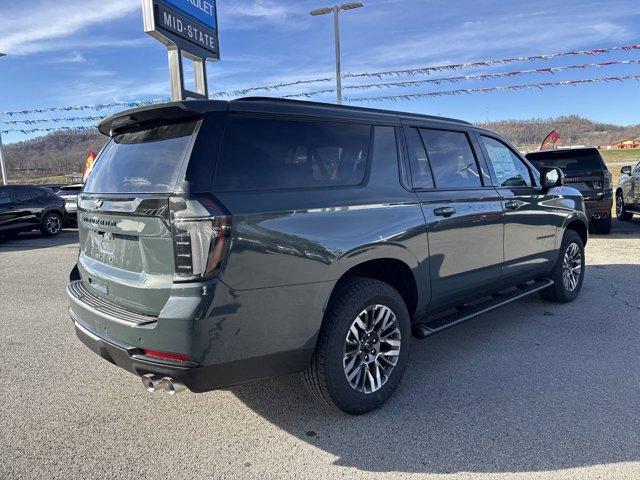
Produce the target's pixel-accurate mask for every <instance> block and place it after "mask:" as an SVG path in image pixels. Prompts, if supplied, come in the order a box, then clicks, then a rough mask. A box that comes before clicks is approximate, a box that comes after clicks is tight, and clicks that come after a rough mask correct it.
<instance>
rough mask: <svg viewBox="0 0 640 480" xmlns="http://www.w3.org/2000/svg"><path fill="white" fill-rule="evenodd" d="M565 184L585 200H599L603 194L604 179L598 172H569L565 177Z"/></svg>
mask: <svg viewBox="0 0 640 480" xmlns="http://www.w3.org/2000/svg"><path fill="white" fill-rule="evenodd" d="M565 184H566V185H568V186H570V187H573V188H575V189H576V190H578V191H580V193H582V196H583V197H584V199H585V200H599V199H600V198H601V197H602V195H603V193H604V185H605V179H604V175H603V173H602V172H601V171H599V172H571V173H570V174H567V175H566V176H565Z"/></svg>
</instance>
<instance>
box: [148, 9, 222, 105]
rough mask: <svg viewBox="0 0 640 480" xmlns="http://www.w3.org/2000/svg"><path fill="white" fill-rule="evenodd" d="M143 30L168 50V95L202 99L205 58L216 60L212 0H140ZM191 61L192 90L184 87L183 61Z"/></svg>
mask: <svg viewBox="0 0 640 480" xmlns="http://www.w3.org/2000/svg"><path fill="white" fill-rule="evenodd" d="M142 17H143V21H144V31H145V32H147V33H148V34H149V35H151V36H152V37H154V38H156V39H157V40H159V41H161V42H162V43H163V44H164V45H165V46H166V47H167V52H168V54H169V74H170V77H171V98H172V99H173V100H187V99H193V98H196V99H206V98H209V97H208V90H209V89H208V86H207V68H206V62H207V60H220V48H219V44H218V14H217V11H216V0H142ZM185 58H186V59H187V60H191V61H193V73H194V80H195V87H196V88H195V90H189V89H187V88H186V87H185V79H184V73H185V68H184V65H183V62H184V61H185Z"/></svg>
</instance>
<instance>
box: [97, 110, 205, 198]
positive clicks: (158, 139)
mask: <svg viewBox="0 0 640 480" xmlns="http://www.w3.org/2000/svg"><path fill="white" fill-rule="evenodd" d="M196 125H197V121H193V122H187V123H178V124H174V125H162V126H157V127H153V128H149V129H146V130H139V131H135V132H128V133H123V134H121V135H116V136H115V137H113V139H112V140H111V141H110V142H109V143H108V144H107V146H106V147H105V148H104V150H103V151H102V153H101V154H100V156H99V157H98V158H97V159H96V164H95V166H94V167H93V170H92V172H91V174H90V175H89V178H88V179H87V183H86V185H85V188H84V191H85V192H88V193H170V192H173V191H174V189H175V186H176V183H177V181H178V175H179V173H180V166H181V165H182V160H183V159H184V157H185V154H186V153H187V149H188V148H189V142H190V140H191V136H192V134H193V132H194V131H195V128H196Z"/></svg>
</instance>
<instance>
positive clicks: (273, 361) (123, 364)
mask: <svg viewBox="0 0 640 480" xmlns="http://www.w3.org/2000/svg"><path fill="white" fill-rule="evenodd" d="M69 314H70V315H71V319H72V320H73V323H74V326H75V330H76V335H77V337H78V339H79V340H80V341H81V342H82V343H84V344H85V345H86V346H87V347H88V348H89V349H90V350H92V351H93V352H95V353H97V354H98V355H100V356H101V357H102V358H104V359H105V360H107V361H109V362H111V363H113V364H114V365H117V366H119V367H120V368H124V369H125V370H127V371H129V372H131V373H133V374H134V375H138V376H142V375H146V374H147V373H155V374H157V375H160V376H163V377H171V378H173V379H175V380H179V381H180V382H182V383H184V384H185V385H186V386H187V388H188V389H189V390H191V391H192V392H196V393H201V392H207V391H210V390H215V389H219V388H225V387H230V386H233V385H239V384H242V383H247V382H252V381H255V380H260V379H266V378H271V377H274V376H279V375H285V374H289V373H295V372H298V371H300V367H299V366H300V365H303V364H307V363H308V359H309V358H310V356H311V354H312V353H313V351H312V349H311V350H309V351H307V350H297V351H293V352H284V353H278V354H273V355H266V356H262V357H257V358H251V359H245V360H238V361H235V362H228V363H222V364H218V365H208V366H190V367H182V366H177V365H171V364H168V363H166V364H165V363H159V362H151V361H149V360H146V359H143V358H140V356H141V355H142V353H143V352H142V350H141V349H140V348H137V347H134V346H131V345H127V344H124V343H122V342H119V341H117V340H114V339H112V338H109V337H106V336H103V335H100V334H98V332H96V331H95V330H94V329H92V328H91V327H90V326H89V325H87V324H85V323H84V322H82V320H81V319H80V318H78V316H77V315H76V314H75V313H74V312H73V310H71V309H69Z"/></svg>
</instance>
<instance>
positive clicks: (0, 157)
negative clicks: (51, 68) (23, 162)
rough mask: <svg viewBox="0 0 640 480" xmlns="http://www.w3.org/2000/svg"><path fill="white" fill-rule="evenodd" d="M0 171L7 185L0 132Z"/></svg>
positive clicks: (2, 54) (2, 55)
mask: <svg viewBox="0 0 640 480" xmlns="http://www.w3.org/2000/svg"><path fill="white" fill-rule="evenodd" d="M4 56H5V54H4V53H2V52H0V57H4ZM0 125H1V124H0ZM0 171H1V172H2V184H3V185H6V184H7V169H6V167H5V166H4V156H3V155H2V132H0Z"/></svg>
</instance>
